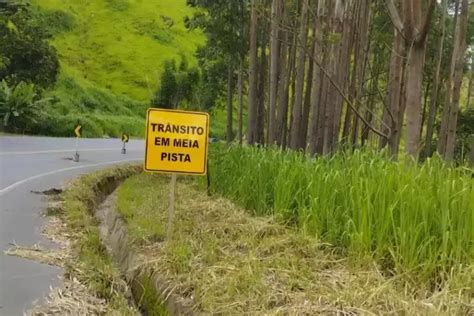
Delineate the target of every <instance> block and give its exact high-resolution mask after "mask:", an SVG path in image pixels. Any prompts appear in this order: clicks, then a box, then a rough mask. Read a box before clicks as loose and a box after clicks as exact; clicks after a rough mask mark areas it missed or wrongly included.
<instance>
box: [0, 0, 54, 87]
mask: <svg viewBox="0 0 474 316" xmlns="http://www.w3.org/2000/svg"><path fill="white" fill-rule="evenodd" d="M38 22H39V20H38V19H37V18H36V17H35V16H34V14H33V12H32V10H31V8H30V7H29V6H26V5H20V4H18V5H15V4H8V3H4V2H2V3H0V47H1V51H0V80H3V79H6V80H8V82H10V83H11V84H18V83H20V82H21V81H24V82H29V83H34V84H36V85H38V86H41V87H50V86H51V85H53V84H54V83H55V81H56V77H57V75H58V73H59V61H58V56H57V53H56V49H54V48H53V47H52V46H51V45H50V44H49V43H48V39H50V34H49V33H48V31H47V30H46V29H45V28H43V27H41V25H40V24H39V23H38Z"/></svg>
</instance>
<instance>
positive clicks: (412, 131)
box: [405, 0, 435, 158]
mask: <svg viewBox="0 0 474 316" xmlns="http://www.w3.org/2000/svg"><path fill="white" fill-rule="evenodd" d="M430 1H431V3H430V5H429V7H428V9H427V10H424V9H423V8H422V2H421V1H413V2H411V3H409V4H407V5H406V11H405V28H406V32H405V39H406V40H407V41H408V42H407V45H411V46H410V48H409V54H408V61H407V78H406V122H407V123H406V124H407V131H406V142H405V150H406V152H407V153H408V154H409V155H411V156H412V157H414V158H418V155H419V153H420V140H421V135H420V129H421V112H422V105H421V100H422V94H423V84H422V83H423V68H424V64H425V50H426V38H427V36H426V33H427V30H428V29H427V28H428V25H429V23H430V20H431V17H432V15H433V10H434V4H435V0H430ZM423 12H425V14H422V13H423Z"/></svg>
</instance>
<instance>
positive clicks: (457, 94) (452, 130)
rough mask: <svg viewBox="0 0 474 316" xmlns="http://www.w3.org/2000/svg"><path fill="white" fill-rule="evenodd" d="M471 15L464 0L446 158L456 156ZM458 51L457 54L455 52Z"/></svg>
mask: <svg viewBox="0 0 474 316" xmlns="http://www.w3.org/2000/svg"><path fill="white" fill-rule="evenodd" d="M468 16H469V1H468V0H462V8H461V15H460V17H459V19H458V23H457V25H456V36H455V38H456V41H455V48H454V52H453V60H452V62H453V63H454V80H453V86H452V90H453V92H452V100H451V102H450V108H451V110H450V112H449V122H448V133H447V139H446V152H445V155H444V157H445V159H447V160H452V159H453V158H454V149H455V145H456V130H457V122H458V113H459V103H460V98H461V88H462V80H463V66H464V53H465V50H466V31H467V22H468ZM455 53H456V54H455Z"/></svg>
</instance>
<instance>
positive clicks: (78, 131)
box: [74, 125, 82, 137]
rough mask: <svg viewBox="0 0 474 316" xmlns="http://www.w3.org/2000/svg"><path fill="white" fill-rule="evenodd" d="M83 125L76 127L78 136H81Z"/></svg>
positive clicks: (75, 131)
mask: <svg viewBox="0 0 474 316" xmlns="http://www.w3.org/2000/svg"><path fill="white" fill-rule="evenodd" d="M81 128H82V126H81V125H77V126H76V128H75V129H74V133H76V137H81Z"/></svg>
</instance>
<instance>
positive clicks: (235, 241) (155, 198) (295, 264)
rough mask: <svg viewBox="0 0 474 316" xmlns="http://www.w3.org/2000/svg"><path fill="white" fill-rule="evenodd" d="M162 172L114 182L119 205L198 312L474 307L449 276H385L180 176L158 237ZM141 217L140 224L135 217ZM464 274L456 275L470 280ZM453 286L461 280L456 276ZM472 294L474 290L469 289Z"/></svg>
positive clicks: (138, 239)
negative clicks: (410, 282) (419, 280)
mask: <svg viewBox="0 0 474 316" xmlns="http://www.w3.org/2000/svg"><path fill="white" fill-rule="evenodd" d="M168 182H169V181H168V178H166V177H162V176H151V175H138V176H134V177H132V178H130V179H129V180H127V181H126V183H125V184H124V185H123V186H122V187H121V188H120V191H119V199H118V206H119V210H120V212H121V213H122V215H123V216H124V219H125V221H126V222H127V224H128V227H129V230H130V236H132V237H133V240H134V243H135V245H136V246H137V247H139V249H140V253H141V255H142V258H143V264H144V265H151V266H153V267H154V269H155V270H156V271H158V273H159V274H160V275H161V276H162V277H163V278H164V279H166V280H167V281H168V282H169V289H170V291H173V292H174V293H176V294H179V295H181V296H182V297H184V298H186V299H187V300H188V301H191V302H193V303H192V305H193V308H194V310H196V311H197V312H200V313H205V314H208V313H209V314H223V315H230V314H233V315H235V314H283V315H287V314H290V315H295V314H298V315H302V314H306V315H314V314H318V313H322V314H334V315H353V314H364V315H365V314H386V313H390V314H404V313H406V314H410V315H412V314H413V315H420V314H426V315H428V314H429V315H453V314H468V313H473V312H474V299H473V297H472V296H471V297H469V295H466V291H464V290H466V289H461V288H460V287H459V286H456V284H457V283H456V276H453V278H452V280H451V283H449V284H448V285H447V286H446V287H445V288H444V289H443V291H441V292H437V293H434V294H433V293H430V292H429V291H427V290H426V289H423V288H410V287H408V286H406V285H403V284H404V283H402V282H399V277H391V278H387V277H385V276H384V275H382V273H381V272H380V271H379V270H378V268H377V266H376V265H375V264H373V263H372V261H371V260H370V259H364V258H360V260H358V261H354V260H352V259H347V258H345V257H342V256H340V255H338V254H335V253H334V252H333V251H332V249H333V248H332V247H331V246H330V245H327V244H323V243H321V242H319V241H318V240H317V239H315V238H313V237H309V236H306V235H304V234H302V233H299V232H296V231H293V230H291V229H288V228H286V227H284V226H282V225H279V224H277V223H276V222H275V221H274V220H273V219H272V218H268V217H266V218H258V217H252V216H250V215H249V214H248V213H247V212H246V211H245V210H243V209H241V208H238V207H236V206H235V205H234V204H233V203H231V202H229V201H228V200H226V199H222V198H215V197H208V196H207V195H206V194H205V192H204V191H202V190H199V189H198V188H197V187H196V185H195V184H194V182H191V181H190V180H188V179H187V178H180V181H179V182H178V187H177V206H176V220H175V225H174V235H173V236H174V237H173V239H172V240H170V241H169V242H163V239H164V234H163V232H165V231H166V226H165V225H166V221H167V197H168ZM145 222H146V223H147V224H146V225H145V226H143V225H141V223H145ZM473 272H474V271H472V270H469V271H464V274H462V275H457V278H463V277H464V278H465V277H470V278H471V279H472V276H473V275H474V274H473ZM458 283H459V284H462V283H464V284H465V280H464V281H463V282H458ZM471 290H472V289H471Z"/></svg>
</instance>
